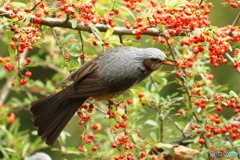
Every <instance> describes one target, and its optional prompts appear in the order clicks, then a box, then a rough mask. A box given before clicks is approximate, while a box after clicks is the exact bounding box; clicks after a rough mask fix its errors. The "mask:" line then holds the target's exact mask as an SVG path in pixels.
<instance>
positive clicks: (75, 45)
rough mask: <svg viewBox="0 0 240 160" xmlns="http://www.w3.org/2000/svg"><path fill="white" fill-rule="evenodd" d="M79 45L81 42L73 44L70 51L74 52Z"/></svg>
mask: <svg viewBox="0 0 240 160" xmlns="http://www.w3.org/2000/svg"><path fill="white" fill-rule="evenodd" d="M79 44H80V41H76V42H74V43H73V44H71V46H70V50H74V49H76V48H77V46H79Z"/></svg>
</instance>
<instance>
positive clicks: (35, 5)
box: [31, 0, 42, 11]
mask: <svg viewBox="0 0 240 160" xmlns="http://www.w3.org/2000/svg"><path fill="white" fill-rule="evenodd" d="M40 3H42V0H41V1H40V2H38V3H37V4H35V5H34V7H33V8H32V9H31V11H33V10H34V9H35V8H36V7H37V6H38V5H39V4H40Z"/></svg>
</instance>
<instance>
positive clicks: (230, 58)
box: [224, 52, 240, 73]
mask: <svg viewBox="0 0 240 160" xmlns="http://www.w3.org/2000/svg"><path fill="white" fill-rule="evenodd" d="M224 55H225V56H226V57H227V58H228V59H229V60H230V61H231V62H232V63H233V64H234V65H235V64H236V62H235V60H234V59H233V58H232V57H231V56H230V55H229V54H228V53H227V52H226V53H225V54H224ZM236 69H237V71H238V72H239V73H240V67H237V68H236Z"/></svg>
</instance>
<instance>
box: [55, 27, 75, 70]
mask: <svg viewBox="0 0 240 160" xmlns="http://www.w3.org/2000/svg"><path fill="white" fill-rule="evenodd" d="M51 31H52V33H53V36H54V38H55V40H56V42H57V45H58V47H59V49H60V51H61V53H62V56H63V59H64V54H65V53H64V51H63V47H62V45H61V44H60V42H59V41H58V38H57V35H56V33H55V31H54V29H53V28H52V27H51ZM64 63H65V64H64V65H65V67H67V69H68V71H69V73H71V69H70V68H69V66H68V65H67V62H66V60H65V59H64Z"/></svg>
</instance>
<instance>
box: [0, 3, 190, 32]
mask: <svg viewBox="0 0 240 160" xmlns="http://www.w3.org/2000/svg"><path fill="white" fill-rule="evenodd" d="M9 13H12V11H6V10H4V9H3V8H0V16H4V17H6V18H10V17H9ZM34 18H36V17H35V16H34V15H32V16H31V21H33V19H34ZM39 24H41V25H45V26H49V27H64V28H71V29H74V30H81V31H86V32H89V33H92V32H93V31H92V29H91V27H90V26H84V24H83V23H78V24H77V26H76V27H75V28H73V27H72V20H68V21H66V19H57V18H43V21H42V22H41V23H39ZM94 26H95V27H96V28H97V29H98V30H99V31H100V32H106V31H107V30H108V29H109V28H111V27H110V26H107V25H102V24H96V25H94ZM113 30H114V32H113V34H115V35H135V34H134V33H133V30H132V29H127V28H126V27H114V28H113ZM186 32H188V31H186ZM142 34H143V35H149V36H163V31H162V30H159V29H157V28H148V31H147V32H144V33H142ZM176 36H186V33H185V32H183V33H181V34H176Z"/></svg>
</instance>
